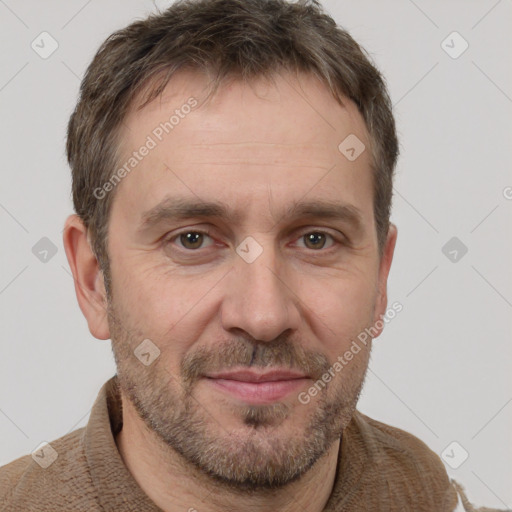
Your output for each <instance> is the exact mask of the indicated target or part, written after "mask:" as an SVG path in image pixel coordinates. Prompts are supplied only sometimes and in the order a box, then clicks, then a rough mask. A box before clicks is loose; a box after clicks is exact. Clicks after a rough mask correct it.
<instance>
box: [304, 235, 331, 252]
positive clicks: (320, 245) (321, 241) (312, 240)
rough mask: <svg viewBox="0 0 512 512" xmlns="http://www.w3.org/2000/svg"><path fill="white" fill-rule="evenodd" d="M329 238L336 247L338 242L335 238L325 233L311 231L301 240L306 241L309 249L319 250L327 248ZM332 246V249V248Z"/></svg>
mask: <svg viewBox="0 0 512 512" xmlns="http://www.w3.org/2000/svg"><path fill="white" fill-rule="evenodd" d="M327 237H329V238H330V239H331V240H333V244H332V245H334V244H335V243H336V241H335V240H334V238H333V236H332V235H331V234H329V233H326V232H325V231H310V232H309V233H305V234H304V235H302V236H301V237H300V238H299V240H304V241H305V245H306V248H307V249H313V250H319V249H324V248H325V242H326V238H327ZM332 245H331V246H330V247H332Z"/></svg>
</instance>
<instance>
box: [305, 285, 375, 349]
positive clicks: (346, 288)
mask: <svg viewBox="0 0 512 512" xmlns="http://www.w3.org/2000/svg"><path fill="white" fill-rule="evenodd" d="M302 292H303V293H301V294H300V297H301V301H302V302H303V304H304V305H305V306H307V308H308V309H309V311H310V313H309V318H310V320H311V325H312V328H313V331H314V332H315V334H316V336H317V338H318V339H319V340H320V341H321V344H322V348H323V350H325V351H326V352H327V353H328V354H329V356H330V357H331V358H332V359H336V357H338V356H339V355H341V354H343V353H344V352H345V351H346V350H347V348H348V346H349V345H350V343H351V341H352V340H354V339H356V338H357V336H358V334H359V333H361V332H362V331H364V329H365V328H366V327H368V326H369V324H370V323H371V321H372V318H373V309H374V306H375V293H374V286H373V284H372V283H371V282H367V281H366V280H364V279H360V278H356V277H352V278H351V279H337V280H336V279H335V280H323V281H319V280H318V279H314V280H313V279H312V280H311V281H309V282H308V281H304V282H303V284H302Z"/></svg>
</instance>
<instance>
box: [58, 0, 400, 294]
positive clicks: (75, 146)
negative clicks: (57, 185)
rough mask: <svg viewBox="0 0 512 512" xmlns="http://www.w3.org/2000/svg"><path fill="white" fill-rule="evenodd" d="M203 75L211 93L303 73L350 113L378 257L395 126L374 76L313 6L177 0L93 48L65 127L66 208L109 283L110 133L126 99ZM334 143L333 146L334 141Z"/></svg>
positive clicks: (311, 0)
mask: <svg viewBox="0 0 512 512" xmlns="http://www.w3.org/2000/svg"><path fill="white" fill-rule="evenodd" d="M184 69H189V70H190V69H193V70H197V71H202V72H206V73H207V74H208V75H209V76H212V77H213V78H212V80H211V83H210V85H211V86H212V87H211V94H213V93H214V92H215V91H216V90H217V88H218V87H219V86H220V85H221V84H222V83H224V81H225V80H226V79H227V78H235V79H241V80H245V81H250V80H251V79H255V78H258V77H262V76H264V77H271V76H273V75H274V74H276V73H278V72H280V71H293V72H305V73H313V74H314V75H315V76H317V77H318V78H319V79H320V80H321V81H322V82H323V83H324V84H325V85H326V86H327V87H328V88H329V90H330V91H331V93H332V95H333V96H334V98H335V99H336V100H337V101H338V102H339V103H340V104H342V105H343V97H348V98H350V100H352V101H353V102H354V103H355V104H356V105H357V108H358V109H359V112H360V113H361V115H362V117H363V119H364V121H365V123H366V127H367V130H368V133H369V136H370V151H371V161H372V172H373V201H374V215H375V222H376V230H377V240H378V246H379V254H380V255H382V250H383V247H384V243H385V240H386V236H387V233H388V229H389V216H390V211H391V201H392V189H393V173H394V168H395V164H396V160H397V157H398V140H397V135H396V129H395V122H394V118H393V114H392V107H391V101H390V99H389V96H388V93H387V90H386V85H385V82H384V79H383V77H382V76H381V74H380V73H379V71H378V70H377V69H376V67H375V66H374V65H373V64H372V63H371V62H370V59H369V57H368V56H367V54H366V52H365V51H364V50H363V49H362V48H361V47H360V46H359V45H358V44H357V43H356V42H355V41H354V39H353V38H352V37H351V36H350V35H349V34H348V32H346V31H345V30H344V29H342V28H340V27H338V26H337V25H336V23H335V21H334V20H333V19H332V18H331V17H330V16H329V15H327V14H326V13H325V12H324V11H323V9H322V7H321V6H320V4H319V2H318V0H298V1H297V2H296V3H291V2H289V1H287V0H180V1H177V2H176V3H175V4H173V5H172V6H171V7H169V8H168V9H167V10H165V11H163V12H161V13H157V14H151V15H150V16H149V17H147V18H146V19H144V20H141V21H136V22H134V23H132V24H131V25H129V26H128V27H126V28H124V29H122V30H119V31H117V32H114V33H113V34H111V35H110V36H109V37H108V38H107V39H106V41H105V42H104V43H103V44H102V45H101V47H100V48H99V50H98V52H97V53H96V55H95V57H94V59H93V61H92V62H91V64H90V65H89V67H88V69H87V71H86V74H85V76H84V79H83V81H82V84H81V87H80V97H79V100H78V103H77V105H76V108H75V110H74V112H73V114H72V115H71V118H70V121H69V125H68V133H67V135H68V137H67V146H66V150H67V157H68V162H69V164H70V167H71V170H72V177H73V203H74V207H75V211H76V213H77V214H78V215H79V216H80V218H81V219H82V220H83V222H84V224H85V226H86V227H87V230H88V234H89V236H90V240H91V245H92V249H93V251H94V253H95V255H96V257H97V258H98V262H99V264H100V266H101V268H102V270H103V271H104V273H105V274H106V278H107V279H106V280H107V283H106V284H107V291H108V285H109V279H110V275H109V272H108V270H109V261H108V251H107V245H108V244H107V235H108V220H109V213H110V209H111V205H112V202H113V199H114V196H115V191H112V192H111V193H109V194H108V195H107V196H106V197H105V198H103V199H97V197H96V195H95V194H94V190H96V189H97V188H98V187H101V186H102V185H103V184H104V183H106V182H107V181H109V179H110V178H111V176H112V175H113V173H114V172H115V169H116V165H117V164H118V160H119V154H118V150H119V145H118V134H119V132H120V127H121V124H122V123H123V120H124V117H125V115H126V113H127V112H128V109H129V108H131V107H132V102H133V100H134V98H135V97H136V96H137V95H138V94H139V93H140V92H141V91H142V90H143V88H144V87H145V86H146V85H148V84H149V87H148V88H147V89H144V91H145V93H147V94H145V96H144V101H142V102H141V104H140V105H139V106H138V109H141V108H143V107H144V106H145V105H147V104H148V103H149V102H150V101H152V100H153V99H154V98H156V97H157V96H158V95H159V94H160V93H161V92H162V91H163V90H164V88H165V86H166V85H167V83H168V82H169V80H170V79H171V78H172V76H173V75H174V74H175V73H176V72H177V71H179V70H184ZM340 142H341V141H340Z"/></svg>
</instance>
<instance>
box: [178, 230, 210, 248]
mask: <svg viewBox="0 0 512 512" xmlns="http://www.w3.org/2000/svg"><path fill="white" fill-rule="evenodd" d="M205 235H206V233H202V232H201V231H186V232H184V233H181V234H180V235H178V237H177V238H179V240H180V243H181V245H182V246H183V247H184V248H185V249H191V250H193V249H200V248H201V245H202V244H203V242H204V236H205ZM206 236H208V235H206Z"/></svg>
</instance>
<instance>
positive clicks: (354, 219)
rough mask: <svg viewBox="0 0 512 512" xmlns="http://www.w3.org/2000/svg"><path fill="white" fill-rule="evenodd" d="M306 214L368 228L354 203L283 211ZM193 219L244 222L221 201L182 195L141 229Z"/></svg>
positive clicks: (315, 203) (308, 204)
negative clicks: (202, 199) (201, 199)
mask: <svg viewBox="0 0 512 512" xmlns="http://www.w3.org/2000/svg"><path fill="white" fill-rule="evenodd" d="M303 217H315V218H321V219H331V220H341V221H344V222H347V223H348V224H350V225H351V226H352V227H353V228H354V229H355V230H356V231H361V232H362V231H364V222H363V216H362V213H361V211H360V210H359V209H358V208H356V207H355V206H353V205H350V204H342V203H340V202H335V201H329V200H325V199H321V200H320V199H317V200H311V201H296V202H294V203H293V204H292V205H290V206H289V207H288V208H287V209H286V210H285V211H284V212H283V214H282V216H281V218H282V219H290V220H296V219H299V218H303ZM191 218H215V219H219V220H223V221H226V222H234V223H236V222H240V220H241V219H242V215H241V214H240V212H238V211H233V210H232V209H231V208H230V207H229V206H228V205H225V204H223V203H220V202H209V201H206V202H204V201H198V200H195V199H187V198H182V197H169V196H168V197H166V198H164V199H163V200H162V201H161V202H160V203H158V204H157V205H156V206H154V207H153V208H151V209H150V210H147V211H146V212H144V213H143V214H142V216H141V222H140V224H139V228H138V231H146V230H149V229H151V228H152V227H154V226H156V225H158V224H160V223H161V222H164V221H180V220H186V219H191Z"/></svg>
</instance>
